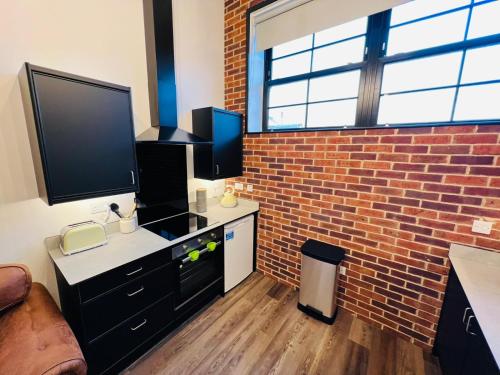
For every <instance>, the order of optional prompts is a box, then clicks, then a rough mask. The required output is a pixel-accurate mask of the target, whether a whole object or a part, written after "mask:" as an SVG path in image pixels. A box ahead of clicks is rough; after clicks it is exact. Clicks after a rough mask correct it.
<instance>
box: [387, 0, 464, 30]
mask: <svg viewBox="0 0 500 375" xmlns="http://www.w3.org/2000/svg"><path fill="white" fill-rule="evenodd" d="M468 4H470V0H438V1H436V0H414V1H410V2H409V3H406V4H403V5H400V6H397V7H395V8H393V9H392V14H391V25H397V24H400V23H403V22H408V21H411V20H415V19H418V18H422V17H426V16H430V15H432V14H437V13H441V12H444V11H447V10H450V9H455V8H459V7H461V6H464V5H468Z"/></svg>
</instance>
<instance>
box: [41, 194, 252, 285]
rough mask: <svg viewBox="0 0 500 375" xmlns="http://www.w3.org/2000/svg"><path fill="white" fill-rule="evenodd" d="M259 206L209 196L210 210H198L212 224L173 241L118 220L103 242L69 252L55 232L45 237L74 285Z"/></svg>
mask: <svg viewBox="0 0 500 375" xmlns="http://www.w3.org/2000/svg"><path fill="white" fill-rule="evenodd" d="M190 207H191V210H190V211H191V212H193V213H197V212H196V211H195V210H194V206H192V205H191V206H190ZM258 210H259V203H257V202H254V201H250V200H246V199H238V205H237V206H236V207H233V208H224V207H221V206H220V205H219V204H218V200H217V199H209V200H208V204H207V212H204V213H201V214H198V215H202V216H205V217H206V218H207V219H208V223H209V226H207V227H205V228H203V229H200V230H199V231H197V232H193V233H190V234H188V235H186V236H183V237H179V238H176V239H175V240H172V241H168V240H166V239H164V238H163V237H161V236H158V235H157V234H155V233H153V232H150V231H148V230H146V229H144V228H139V229H138V230H137V231H135V232H133V233H130V234H122V233H120V232H119V230H118V225H117V224H118V222H115V223H110V224H108V225H107V228H106V230H107V232H108V243H107V244H106V245H104V246H100V247H97V248H95V249H91V250H87V251H82V252H81V253H76V254H73V255H67V256H66V255H64V254H63V253H62V252H61V250H60V249H59V242H60V236H53V237H48V238H46V239H45V247H46V248H47V250H48V252H49V255H50V257H51V258H52V260H53V261H54V263H55V264H56V266H57V267H58V268H59V270H60V271H61V273H62V274H63V276H64V278H65V279H66V281H67V282H68V284H70V285H75V284H78V283H80V282H82V281H85V280H88V279H90V278H92V277H94V276H97V275H100V274H102V273H104V272H106V271H110V270H112V269H114V268H116V267H119V266H121V265H124V264H126V263H129V262H132V261H134V260H136V259H139V258H142V257H144V256H146V255H149V254H152V253H154V252H157V251H160V250H162V249H165V248H167V247H170V246H173V245H175V244H177V243H179V242H183V241H185V240H187V239H189V238H192V237H195V236H197V235H198V234H201V233H204V232H207V231H209V230H211V229H213V228H216V227H219V226H221V225H224V224H227V223H230V222H232V221H235V220H238V219H240V218H242V217H244V216H247V215H249V214H252V213H254V212H257V211H258Z"/></svg>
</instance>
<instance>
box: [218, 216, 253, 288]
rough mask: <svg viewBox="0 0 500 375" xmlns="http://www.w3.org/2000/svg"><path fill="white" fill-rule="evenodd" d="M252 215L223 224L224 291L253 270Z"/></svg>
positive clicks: (239, 281)
mask: <svg viewBox="0 0 500 375" xmlns="http://www.w3.org/2000/svg"><path fill="white" fill-rule="evenodd" d="M253 232H254V217H253V215H249V216H246V217H244V218H243V219H240V220H237V221H234V222H232V223H229V224H227V225H225V226H224V292H228V291H229V290H231V289H233V288H234V287H235V286H236V285H238V284H239V283H241V282H242V281H243V280H245V278H247V277H248V275H250V274H251V273H252V271H253V241H254V233H253Z"/></svg>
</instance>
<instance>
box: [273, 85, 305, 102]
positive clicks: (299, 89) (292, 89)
mask: <svg viewBox="0 0 500 375" xmlns="http://www.w3.org/2000/svg"><path fill="white" fill-rule="evenodd" d="M306 98H307V81H299V82H293V83H287V84H285V85H277V86H271V89H270V90H269V107H277V106H281V105H290V104H302V103H305V102H306Z"/></svg>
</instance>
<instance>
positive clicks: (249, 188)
mask: <svg viewBox="0 0 500 375" xmlns="http://www.w3.org/2000/svg"><path fill="white" fill-rule="evenodd" d="M247 191H248V192H249V193H251V192H252V191H253V185H250V184H249V185H247Z"/></svg>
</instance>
